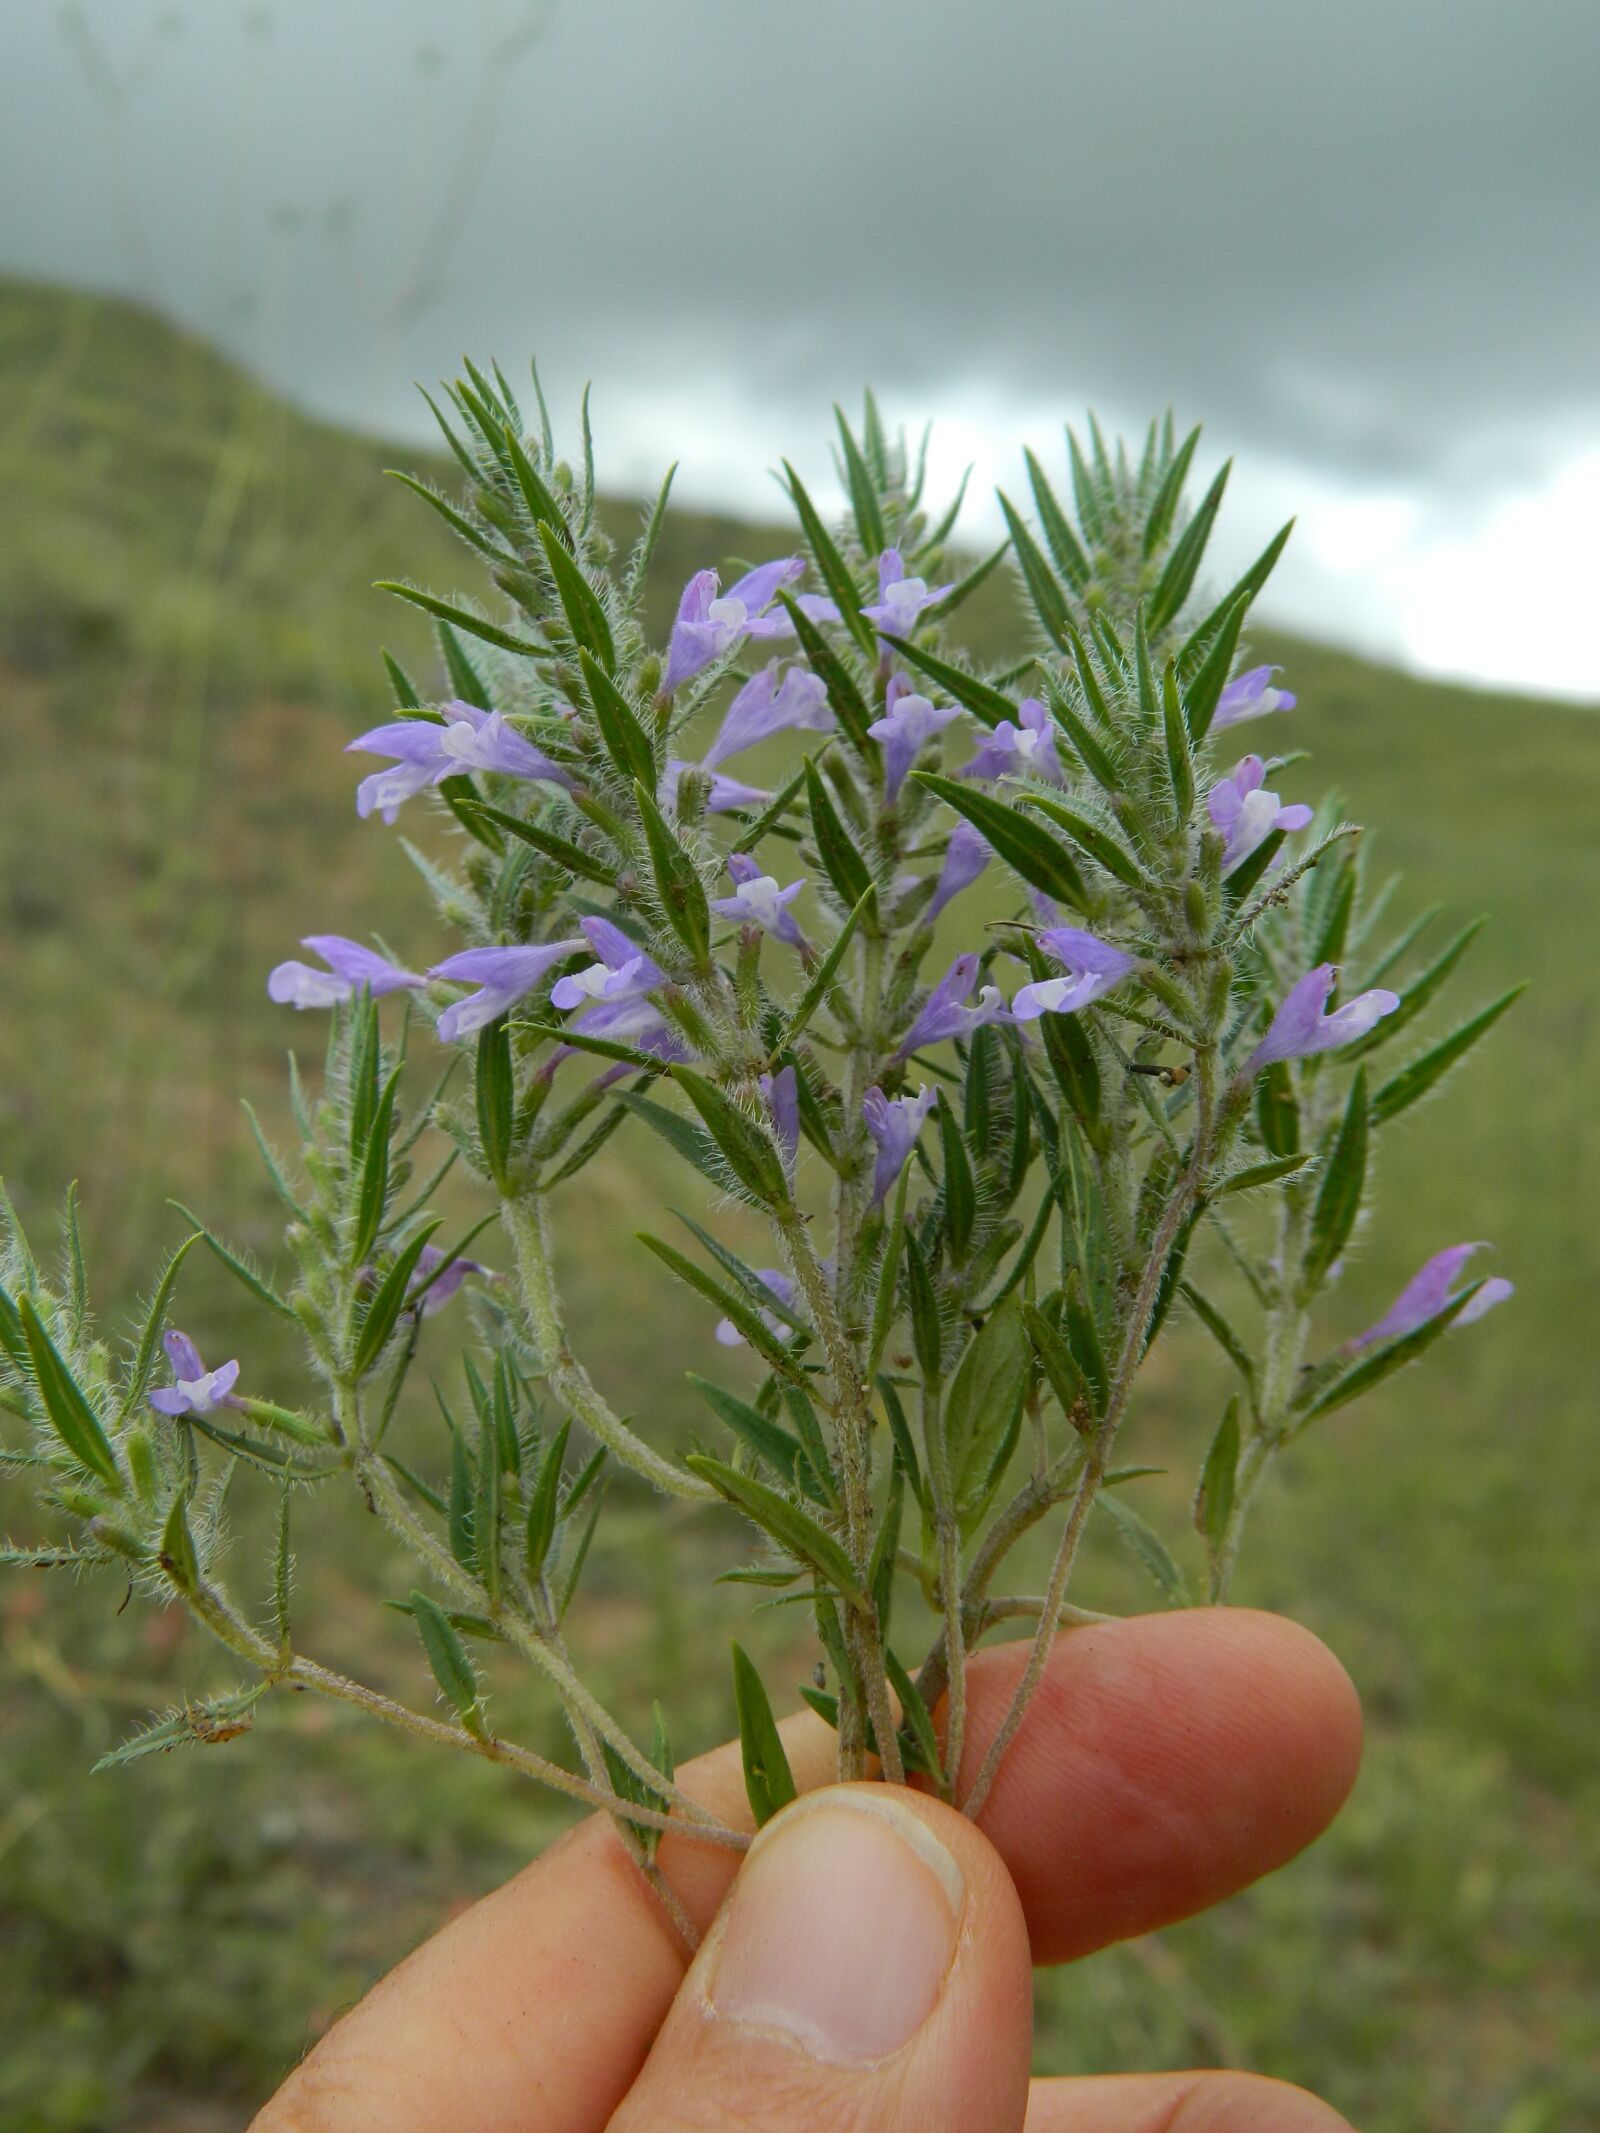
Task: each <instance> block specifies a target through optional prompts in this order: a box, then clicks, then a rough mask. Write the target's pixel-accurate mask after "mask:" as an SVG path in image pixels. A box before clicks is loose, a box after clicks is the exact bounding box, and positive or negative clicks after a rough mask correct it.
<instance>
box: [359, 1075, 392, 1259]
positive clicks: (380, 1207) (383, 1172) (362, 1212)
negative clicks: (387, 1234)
mask: <svg viewBox="0 0 1600 2133" xmlns="http://www.w3.org/2000/svg"><path fill="white" fill-rule="evenodd" d="M401 1071H402V1070H401V1069H400V1068H399V1067H396V1068H395V1070H394V1072H393V1073H392V1074H391V1075H390V1076H389V1078H388V1080H387V1081H386V1082H385V1083H384V1086H383V1093H382V1094H381V1095H380V1096H379V1098H378V1105H377V1109H376V1110H375V1111H374V1113H373V1116H372V1124H371V1125H370V1127H369V1128H368V1129H367V1148H366V1157H365V1160H364V1161H363V1163H362V1166H361V1193H360V1197H359V1199H358V1201H357V1204H356V1226H355V1233H354V1235H353V1237H352V1239H351V1243H350V1264H351V1265H352V1266H361V1265H363V1264H364V1263H365V1261H366V1257H367V1254H368V1253H369V1252H370V1251H371V1250H372V1247H373V1246H374V1245H375V1244H376V1243H377V1241H378V1232H379V1230H380V1229H382V1227H383V1215H384V1209H385V1207H386V1206H387V1205H388V1200H389V1141H390V1135H391V1133H392V1130H393V1126H394V1102H395V1096H396V1094H397V1092H398V1090H399V1087H400V1075H401Z"/></svg>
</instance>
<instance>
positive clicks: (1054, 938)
mask: <svg viewBox="0 0 1600 2133" xmlns="http://www.w3.org/2000/svg"><path fill="white" fill-rule="evenodd" d="M1039 945H1040V946H1041V947H1042V948H1044V949H1046V950H1047V951H1048V952H1049V954H1050V955H1052V956H1053V957H1054V958H1055V960H1056V961H1057V962H1058V963H1059V964H1060V965H1061V967H1062V969H1063V970H1065V971H1066V973H1067V975H1066V976H1065V977H1064V978H1040V979H1038V980H1037V981H1036V982H1035V983H1034V984H1032V985H1024V986H1023V987H1022V988H1021V990H1020V991H1019V992H1018V994H1017V996H1016V998H1015V999H1014V1000H1013V1001H1012V1003H1011V1012H1012V1014H1013V1015H1014V1016H1015V1018H1016V1019H1017V1021H1019V1022H1036V1021H1037V1020H1038V1018H1039V1017H1040V1016H1041V1015H1075V1014H1076V1013H1077V1012H1078V1010H1079V1009H1080V1008H1084V1007H1088V1006H1089V1005H1090V1004H1091V1002H1093V1001H1095V1000H1099V999H1103V998H1104V996H1105V995H1106V994H1107V993H1108V992H1110V990H1111V988H1112V987H1113V986H1114V985H1120V984H1121V983H1122V981H1123V979H1124V978H1126V977H1128V976H1129V975H1130V974H1131V973H1132V972H1133V971H1134V970H1135V969H1136V968H1137V967H1138V965H1137V960H1136V958H1135V957H1133V956H1131V955H1124V954H1123V952H1122V950H1121V949H1120V948H1113V947H1112V946H1111V945H1110V944H1109V942H1106V941H1102V940H1097V939H1096V937H1095V936H1094V934H1092V933H1085V932H1084V931H1083V929H1082V928H1081V927H1079V926H1056V927H1054V928H1052V930H1051V931H1050V932H1048V933H1041V934H1040V935H1039Z"/></svg>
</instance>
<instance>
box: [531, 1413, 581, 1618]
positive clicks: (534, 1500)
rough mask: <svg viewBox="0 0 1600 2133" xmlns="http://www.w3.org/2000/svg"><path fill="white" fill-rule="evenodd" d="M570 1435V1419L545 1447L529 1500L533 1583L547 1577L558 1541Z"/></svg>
mask: <svg viewBox="0 0 1600 2133" xmlns="http://www.w3.org/2000/svg"><path fill="white" fill-rule="evenodd" d="M571 1433H572V1423H571V1420H570V1418H569V1419H568V1420H567V1421H565V1422H563V1423H562V1425H561V1427H560V1429H558V1430H557V1431H556V1434H555V1435H554V1436H553V1437H552V1438H551V1439H550V1442H549V1444H548V1445H546V1447H545V1454H544V1458H543V1459H542V1460H541V1462H540V1465H539V1472H538V1476H537V1478H536V1479H535V1481H534V1484H533V1488H532V1490H531V1492H530V1494H529V1497H528V1524H527V1543H526V1561H527V1565H528V1575H529V1577H530V1578H533V1579H538V1578H540V1577H542V1576H543V1575H544V1566H545V1563H546V1561H547V1560H548V1558H549V1554H550V1544H551V1542H552V1541H553V1540H554V1539H555V1535H556V1511H557V1508H558V1505H559V1502H560V1494H561V1468H562V1462H563V1460H564V1459H565V1458H566V1456H567V1438H568V1437H569V1436H570V1435H571Z"/></svg>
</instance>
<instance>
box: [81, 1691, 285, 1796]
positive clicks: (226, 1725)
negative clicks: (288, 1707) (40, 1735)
mask: <svg viewBox="0 0 1600 2133" xmlns="http://www.w3.org/2000/svg"><path fill="white" fill-rule="evenodd" d="M269 1687H270V1683H268V1682H265V1681H257V1682H253V1683H252V1684H251V1686H250V1687H249V1688H247V1689H236V1690H235V1691H234V1692H233V1694H232V1695H230V1696H208V1697H206V1698H205V1700H204V1701H203V1702H201V1703H188V1704H185V1705H184V1706H183V1708H182V1710H179V1711H168V1712H166V1713H164V1714H163V1716H162V1717H160V1718H157V1719H154V1720H152V1721H151V1723H150V1724H149V1725H147V1726H141V1727H140V1729H139V1731H138V1732H137V1733H135V1734H133V1735H132V1736H131V1737H130V1738H129V1739H127V1740H125V1741H123V1742H122V1743H121V1745H120V1746H119V1747H116V1748H113V1749H111V1751H110V1752H109V1753H108V1754H106V1755H102V1756H101V1758H100V1760H99V1762H97V1763H96V1764H95V1765H94V1768H93V1770H92V1771H91V1773H90V1775H91V1776H98V1775H99V1773H100V1772H101V1771H102V1770H115V1769H119V1768H120V1767H121V1766H122V1765H123V1764H124V1763H136V1762H138V1761H139V1759H140V1758H141V1757H142V1756H146V1755H166V1754H168V1753H169V1752H170V1751H171V1750H172V1749H174V1748H183V1747H188V1746H190V1745H193V1744H199V1745H203V1746H207V1747H210V1746H214V1745H215V1744H216V1743H217V1742H218V1741H225V1740H231V1739H232V1738H233V1737H234V1735H235V1734H238V1733H244V1732H247V1731H248V1730H249V1726H250V1714H251V1712H252V1711H253V1710H254V1708H255V1706H256V1705H257V1704H258V1703H259V1702H260V1701H261V1698H262V1697H263V1696H265V1695H266V1693H267V1690H268V1688H269Z"/></svg>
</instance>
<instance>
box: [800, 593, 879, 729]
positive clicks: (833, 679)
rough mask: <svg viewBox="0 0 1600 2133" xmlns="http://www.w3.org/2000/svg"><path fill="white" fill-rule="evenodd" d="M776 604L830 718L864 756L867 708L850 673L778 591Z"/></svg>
mask: <svg viewBox="0 0 1600 2133" xmlns="http://www.w3.org/2000/svg"><path fill="white" fill-rule="evenodd" d="M778 604H779V605H780V606H781V607H782V609H783V611H784V613H785V614H786V615H787V616H788V617H789V620H790V621H791V622H792V623H793V624H794V634H795V638H796V641H797V642H798V643H799V646H800V649H801V651H802V652H804V653H805V655H806V663H807V664H808V665H809V667H810V668H811V671H812V672H813V673H814V674H815V675H816V676H817V679H818V680H819V681H820V682H821V683H822V685H823V687H824V688H825V689H826V690H827V692H828V703H829V705H830V707H831V709H832V711H833V715H834V717H835V718H836V719H837V720H838V721H839V729H840V731H841V732H842V733H843V734H844V735H845V736H846V738H847V739H848V740H849V741H850V743H851V745H852V746H853V747H854V749H855V751H856V753H857V754H858V755H863V756H864V755H866V754H867V752H868V751H869V749H870V748H871V747H872V739H871V736H870V735H869V734H868V732H867V728H868V726H870V725H871V723H872V713H871V711H869V710H868V708H867V702H866V699H865V697H864V696H863V695H862V694H861V691H860V690H859V689H858V688H857V687H856V683H855V678H854V676H853V675H852V674H851V672H850V669H849V668H848V667H847V666H846V665H845V663H844V661H843V660H842V659H841V658H840V657H839V655H838V654H837V653H836V652H835V651H834V649H833V646H832V645H831V644H829V642H828V640H827V638H826V637H824V636H823V634H822V632H821V630H820V629H818V627H817V625H816V624H815V623H814V622H813V621H812V619H811V617H810V616H809V615H808V614H807V613H806V612H805V610H804V609H803V608H802V607H801V606H800V605H799V604H798V602H797V601H795V600H794V599H792V598H791V597H790V595H789V594H788V593H786V592H784V591H783V590H782V589H781V588H780V590H779V593H778Z"/></svg>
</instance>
